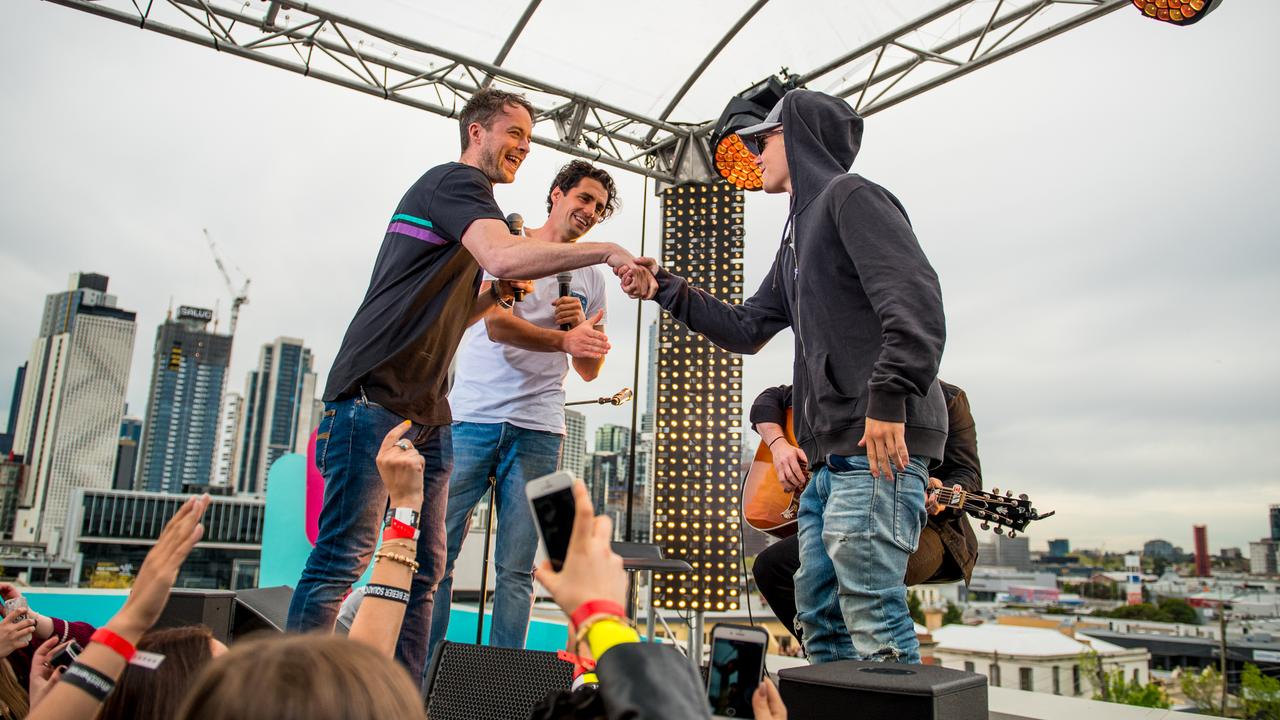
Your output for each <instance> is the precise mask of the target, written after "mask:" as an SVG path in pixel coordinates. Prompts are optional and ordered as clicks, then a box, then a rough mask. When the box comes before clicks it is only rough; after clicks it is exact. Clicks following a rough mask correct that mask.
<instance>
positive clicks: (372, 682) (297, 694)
mask: <svg viewBox="0 0 1280 720" xmlns="http://www.w3.org/2000/svg"><path fill="white" fill-rule="evenodd" d="M407 428H408V424H407V423H406V424H404V425H401V426H398V427H397V428H395V429H393V430H392V431H391V433H389V434H388V435H387V437H386V439H385V440H384V441H383V443H382V447H381V450H380V451H379V453H378V457H377V464H378V470H379V472H380V474H381V476H382V480H383V483H384V484H385V485H386V488H387V491H388V494H389V495H390V499H391V505H392V506H393V507H406V506H407V507H416V506H417V505H418V504H420V503H421V496H422V492H423V490H422V474H423V460H422V456H421V454H419V453H417V452H399V451H397V448H396V447H395V444H396V441H397V440H399V439H400V436H401V435H403V434H404V432H405V430H407ZM574 494H575V498H576V501H577V513H576V516H575V518H574V525H573V534H572V540H571V543H570V547H569V552H568V555H567V557H566V559H565V562H564V565H563V567H562V569H561V570H560V571H559V572H556V571H554V570H552V569H551V567H550V565H549V564H545V563H544V564H543V566H541V567H539V568H538V569H537V572H536V577H537V579H538V581H539V582H540V583H542V585H543V586H544V587H546V589H547V590H548V592H550V593H551V596H552V598H553V599H554V600H555V602H556V604H557V605H559V606H560V608H561V609H562V610H564V611H565V613H566V614H567V615H568V616H569V617H570V619H571V622H570V628H569V630H570V632H569V637H570V645H571V647H570V648H569V651H570V652H571V653H573V654H575V655H576V656H578V657H579V658H581V662H582V666H583V669H584V670H591V671H592V672H591V674H590V675H588V676H587V677H588V679H589V680H595V681H596V683H591V684H587V685H585V689H579V690H577V691H570V690H566V691H564V692H563V693H561V694H560V695H559V696H552V697H549V698H547V699H546V700H545V701H544V702H543V703H542V705H540V706H539V707H538V708H537V709H536V710H535V716H536V717H537V718H539V719H542V718H546V719H547V720H552V719H556V718H565V719H567V718H574V719H578V718H609V719H610V720H613V719H618V718H628V719H630V718H636V719H639V718H706V717H709V712H708V709H707V702H706V696H705V693H704V692H703V689H702V684H701V681H700V679H699V678H698V676H697V673H696V672H695V671H694V669H693V667H692V665H691V664H690V663H689V662H688V661H687V660H686V659H685V658H684V657H683V656H682V655H680V654H679V653H678V652H677V651H676V650H674V649H673V648H672V647H671V646H668V645H661V644H650V643H641V642H638V640H639V637H638V635H637V633H636V632H635V630H634V629H633V628H632V627H631V626H630V625H628V624H627V623H626V620H625V618H623V617H622V612H621V606H622V604H623V602H624V601H625V594H626V584H627V581H626V574H625V572H624V570H623V568H622V559H621V558H620V557H619V556H618V555H617V554H615V553H614V552H613V551H612V549H611V547H610V542H609V541H610V539H611V538H612V535H613V528H612V523H611V522H610V520H609V518H607V517H595V516H594V515H593V513H592V510H591V501H590V498H589V497H588V495H587V492H586V489H585V487H583V486H582V484H581V483H578V484H577V485H576V486H575V487H574ZM208 506H209V497H208V496H207V495H204V496H199V497H193V498H191V499H189V500H188V501H187V502H186V503H185V504H184V505H183V506H182V507H181V509H179V510H178V512H177V513H176V514H175V515H174V516H173V518H171V519H170V520H169V522H168V524H167V525H166V526H165V528H164V530H163V532H162V533H161V535H160V538H159V539H158V540H157V541H156V544H155V546H154V547H153V548H152V549H151V551H150V552H149V553H148V554H147V557H146V560H145V561H144V562H143V563H142V566H141V568H140V569H139V571H138V574H137V576H136V578H135V580H134V584H133V588H132V590H131V591H130V593H129V596H128V599H127V600H126V601H125V603H124V606H123V607H122V608H121V609H120V611H119V612H118V613H116V615H115V616H114V617H112V618H111V620H110V621H108V622H107V624H106V625H104V626H103V627H101V628H96V629H95V628H93V627H91V626H89V625H87V624H85V623H81V622H67V621H63V620H60V619H57V618H50V617H46V616H43V615H40V614H39V613H38V612H37V611H36V610H35V609H34V608H30V607H26V603H25V598H22V596H21V593H20V592H19V591H18V589H17V588H15V587H14V586H12V585H7V584H0V595H2V596H3V599H4V600H5V601H10V600H14V602H13V603H8V602H6V608H8V611H7V613H6V615H5V617H4V618H3V620H2V621H0V654H2V655H3V657H4V658H5V659H6V660H7V662H0V720H8V719H17V718H24V717H29V718H32V720H94V719H95V718H97V719H99V720H138V719H143V718H179V719H181V720H233V719H234V720H242V719H243V718H254V717H262V718H272V720H293V719H294V718H297V719H298V720H302V719H303V718H306V719H307V720H329V719H332V720H364V719H368V720H375V719H381V718H390V717H394V718H404V719H407V720H411V719H412V718H425V709H424V701H423V697H422V691H421V688H420V684H419V683H418V682H415V681H414V679H413V678H411V677H410V675H409V673H408V672H407V671H406V670H405V669H404V668H403V667H402V666H401V665H399V664H398V663H396V662H395V660H393V656H394V650H395V645H396V640H397V637H398V636H399V632H400V625H401V622H402V621H403V619H404V611H405V607H406V605H405V603H404V600H402V599H400V597H399V595H398V593H396V592H395V590H396V589H399V590H401V591H406V595H407V590H408V588H409V585H410V581H411V580H412V577H413V572H414V565H415V561H414V559H413V558H414V555H415V544H414V543H412V542H404V541H401V542H397V541H394V540H391V541H386V542H384V545H383V550H382V551H380V552H379V553H378V558H377V560H375V562H374V565H373V572H372V575H371V578H370V583H369V587H382V588H387V589H386V590H384V591H379V592H378V593H374V592H368V593H366V594H365V596H364V598H363V600H362V602H361V603H360V606H359V610H358V611H357V612H356V614H355V618H354V620H352V622H351V629H350V632H349V634H348V635H347V636H346V637H343V636H340V635H333V634H308V635H279V634H271V635H260V636H258V637H250V638H248V639H245V640H242V641H240V642H237V643H235V646H234V647H232V648H230V649H228V648H227V647H226V646H225V645H223V644H222V643H221V642H219V641H218V640H216V639H215V638H214V637H213V635H212V633H211V632H210V631H209V629H208V628H205V627H202V626H195V627H181V628H169V629H152V626H153V625H155V623H156V621H157V620H158V619H159V617H160V614H161V612H162V610H163V609H164V606H165V603H166V602H167V600H168V596H169V591H170V590H171V589H172V587H173V584H174V582H175V580H176V579H177V577H178V570H179V568H180V567H181V565H182V563H183V562H184V561H185V560H186V558H187V556H188V554H189V553H190V552H191V549H192V548H193V547H194V546H195V544H196V543H197V542H198V541H199V540H200V538H201V537H202V535H203V534H204V527H203V525H201V522H200V521H201V517H202V516H203V514H204V511H205V509H206V508H207V507H208ZM615 609H616V611H615ZM73 644H74V645H73ZM75 646H78V647H80V648H82V651H81V652H80V653H79V655H78V657H76V658H74V659H71V658H69V657H68V653H67V652H66V649H67V648H68V647H75ZM157 658H162V659H161V660H159V662H158V664H157ZM752 700H753V705H754V709H755V717H756V718H759V719H760V720H785V718H786V710H785V709H784V708H783V706H782V702H781V699H780V698H779V697H778V692H777V690H776V689H775V688H774V686H773V684H772V683H770V682H769V681H768V680H767V679H766V680H765V681H764V682H763V683H761V685H760V688H759V689H758V690H757V692H756V694H755V695H754V696H753V698H752Z"/></svg>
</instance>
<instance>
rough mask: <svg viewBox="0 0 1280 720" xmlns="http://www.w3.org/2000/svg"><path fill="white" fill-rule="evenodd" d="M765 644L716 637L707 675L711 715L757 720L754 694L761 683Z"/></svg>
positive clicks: (712, 645) (712, 646)
mask: <svg viewBox="0 0 1280 720" xmlns="http://www.w3.org/2000/svg"><path fill="white" fill-rule="evenodd" d="M763 667H764V645H762V644H760V643H759V642H755V641H752V640H730V639H728V638H724V637H717V638H715V640H714V642H712V644H711V667H710V668H709V669H708V675H707V700H708V701H709V702H710V703H711V714H712V715H720V716H724V717H739V718H754V717H755V713H754V712H752V710H751V695H752V693H754V692H755V691H756V686H758V685H759V684H760V671H761V669H762V668H763Z"/></svg>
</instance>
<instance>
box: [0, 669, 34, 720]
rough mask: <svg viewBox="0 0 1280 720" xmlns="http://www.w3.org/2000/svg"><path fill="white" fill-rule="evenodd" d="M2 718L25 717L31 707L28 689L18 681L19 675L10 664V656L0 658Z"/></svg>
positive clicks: (0, 705) (0, 712)
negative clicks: (28, 700)
mask: <svg viewBox="0 0 1280 720" xmlns="http://www.w3.org/2000/svg"><path fill="white" fill-rule="evenodd" d="M0 665H3V666H4V667H0V718H24V717H26V716H27V712H29V710H30V708H29V707H28V705H27V689H26V688H25V687H23V684H22V683H20V682H18V675H17V673H15V672H14V671H13V667H12V666H10V665H9V659H8V658H0Z"/></svg>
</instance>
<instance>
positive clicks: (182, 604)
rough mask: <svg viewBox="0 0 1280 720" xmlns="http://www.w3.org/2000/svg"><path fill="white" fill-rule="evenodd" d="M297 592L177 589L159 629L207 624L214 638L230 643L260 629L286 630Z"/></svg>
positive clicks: (171, 596) (289, 590)
mask: <svg viewBox="0 0 1280 720" xmlns="http://www.w3.org/2000/svg"><path fill="white" fill-rule="evenodd" d="M292 598H293V589H292V588H290V587H287V586H284V585H282V586H280V587H270V588H257V589H253V590H241V591H240V592H239V593H236V592H234V591H231V590H192V589H189V588H175V589H174V590H172V591H171V592H170V593H169V602H168V603H167V604H166V605H165V606H164V611H163V612H161V613H160V619H159V620H158V621H157V622H156V625H155V626H156V627H158V628H166V627H183V626H186V625H205V626H208V628H209V629H210V630H212V631H213V636H214V637H216V638H217V639H219V640H221V641H222V642H224V643H227V644H230V643H231V641H232V640H235V639H236V638H238V637H243V636H244V635H246V634H248V633H252V632H257V631H259V630H268V631H270V630H275V631H277V632H282V631H284V623H285V617H286V616H287V615H288V614H289V601H290V600H291V599H292Z"/></svg>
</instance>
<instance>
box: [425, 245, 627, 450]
mask: <svg viewBox="0 0 1280 720" xmlns="http://www.w3.org/2000/svg"><path fill="white" fill-rule="evenodd" d="M486 278H488V276H486ZM569 290H570V293H571V294H572V295H574V296H576V297H578V298H579V300H582V299H584V298H585V300H586V305H587V311H586V316H587V318H588V319H590V318H591V316H592V315H595V314H596V312H597V311H599V310H603V309H604V307H605V302H604V293H605V278H604V272H603V271H602V270H601V269H600V267H599V266H592V267H586V268H580V269H578V270H574V271H573V281H572V282H571V283H569ZM559 295H560V284H559V283H557V282H556V278H555V276H554V275H552V276H551V277H545V278H542V279H541V280H535V281H534V283H533V292H531V293H528V294H526V295H525V296H524V300H523V301H521V302H518V303H516V304H515V308H514V309H513V310H512V313H513V314H514V315H515V316H516V317H518V318H522V319H524V320H527V321H529V322H531V323H533V324H534V325H537V326H538V327H542V328H556V327H557V326H556V324H555V306H554V305H552V303H554V302H555V300H556V298H557V297H559ZM606 320H607V316H606V318H605V319H602V320H601V321H600V323H601V324H604V322H605V321H606ZM454 368H455V370H454V378H453V390H452V391H451V392H450V393H449V406H450V408H451V409H452V411H453V419H454V420H462V421H465V422H476V423H497V422H509V423H511V424H512V425H516V426H518V427H522V428H526V429H529V430H542V431H545V432H552V433H559V434H561V435H563V434H564V432H565V429H564V377H565V375H566V374H568V372H569V356H568V355H566V354H565V353H560V352H535V351H533V350H522V349H520V348H516V347H511V346H510V345H503V344H501V343H496V342H493V341H492V340H490V339H489V334H488V332H487V331H486V330H485V325H484V321H483V320H481V321H479V322H477V323H475V324H474V325H472V326H471V327H469V328H467V332H466V334H465V335H463V337H462V343H461V346H460V347H459V349H458V356H457V362H456V363H455V365H454Z"/></svg>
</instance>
